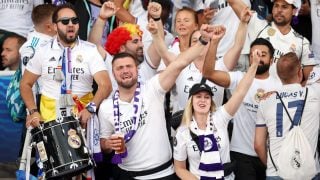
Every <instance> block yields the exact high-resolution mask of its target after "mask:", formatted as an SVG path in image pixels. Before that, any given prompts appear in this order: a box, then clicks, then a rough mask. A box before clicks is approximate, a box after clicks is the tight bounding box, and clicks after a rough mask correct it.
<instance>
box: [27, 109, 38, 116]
mask: <svg viewBox="0 0 320 180" xmlns="http://www.w3.org/2000/svg"><path fill="white" fill-rule="evenodd" d="M35 112H39V111H38V109H31V110H29V115H32V114H33V113H35Z"/></svg>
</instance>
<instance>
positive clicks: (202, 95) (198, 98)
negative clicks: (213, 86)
mask: <svg viewBox="0 0 320 180" xmlns="http://www.w3.org/2000/svg"><path fill="white" fill-rule="evenodd" d="M211 101H212V100H211V95H210V94H209V93H208V92H206V91H201V92H198V93H197V94H195V95H193V96H192V107H193V111H194V113H198V114H207V113H208V112H209V110H210V107H211Z"/></svg>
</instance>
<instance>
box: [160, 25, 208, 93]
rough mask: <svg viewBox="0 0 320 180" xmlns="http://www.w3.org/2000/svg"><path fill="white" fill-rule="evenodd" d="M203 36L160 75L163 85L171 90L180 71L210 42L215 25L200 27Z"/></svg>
mask: <svg viewBox="0 0 320 180" xmlns="http://www.w3.org/2000/svg"><path fill="white" fill-rule="evenodd" d="M200 33H201V37H200V38H199V41H198V42H197V44H195V45H194V46H192V47H190V48H189V49H188V50H187V51H185V52H183V53H181V54H179V56H178V57H177V59H175V60H174V61H173V62H172V63H170V64H169V66H168V67H167V68H166V69H165V70H164V71H163V72H162V73H160V75H159V80H160V85H161V87H162V88H163V89H164V90H166V91H169V90H170V89H171V87H172V86H173V85H174V83H175V81H176V79H177V77H178V75H179V74H180V72H181V71H182V70H183V69H184V68H185V67H186V66H187V65H189V64H190V63H191V62H192V61H193V60H194V59H195V58H197V57H198V56H199V54H200V52H201V51H202V50H203V48H204V47H205V45H206V44H207V43H208V42H209V40H210V37H211V36H212V33H213V26H211V25H207V24H204V25H202V26H201V29H200Z"/></svg>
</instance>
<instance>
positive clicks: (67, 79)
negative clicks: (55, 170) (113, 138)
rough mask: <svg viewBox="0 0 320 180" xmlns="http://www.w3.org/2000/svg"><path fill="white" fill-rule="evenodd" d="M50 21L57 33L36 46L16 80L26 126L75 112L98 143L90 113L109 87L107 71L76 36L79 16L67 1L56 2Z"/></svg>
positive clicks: (96, 148) (92, 48)
mask: <svg viewBox="0 0 320 180" xmlns="http://www.w3.org/2000/svg"><path fill="white" fill-rule="evenodd" d="M52 22H53V23H54V29H55V30H56V32H57V36H56V37H55V38H53V39H52V40H51V41H49V42H48V43H47V44H45V45H43V46H40V47H39V49H38V50H37V53H35V55H34V57H33V58H32V59H30V61H29V62H28V64H27V67H26V69H25V72H24V74H23V76H22V80H21V83H20V92H21V96H22V98H23V101H24V102H25V104H26V107H27V109H28V112H29V116H28V117H27V122H26V126H27V127H29V126H32V127H37V126H39V125H40V124H39V122H40V121H43V122H44V123H55V122H57V121H60V119H65V117H71V116H77V117H79V119H80V123H81V125H82V127H84V128H86V127H87V122H88V128H87V138H88V140H90V142H94V143H90V144H89V146H90V145H91V144H98V143H99V140H98V138H96V140H94V138H93V137H95V136H98V135H99V133H98V132H96V131H95V129H98V130H99V127H98V126H94V127H93V125H94V123H97V122H98V121H97V119H94V118H95V117H96V116H94V115H95V113H96V109H97V108H98V107H99V105H100V103H101V102H102V100H103V99H105V98H106V97H108V95H109V93H110V92H111V90H112V87H111V82H110V79H109V76H108V72H107V70H106V67H105V65H104V62H103V59H102V57H101V56H100V55H99V52H98V50H97V47H96V46H95V45H93V44H91V43H89V42H86V41H82V40H80V39H79V38H78V31H79V19H78V16H77V14H76V12H75V9H74V7H73V6H72V5H71V4H63V5H61V6H58V7H57V9H56V10H55V11H54V13H53V15H52ZM40 76H41V80H42V88H41V90H40V93H41V98H40V107H37V106H36V103H35V101H34V97H33V93H32V86H33V84H34V83H35V82H36V81H37V79H38V78H39V77H40ZM93 79H94V80H95V81H96V83H97V85H98V90H97V92H96V94H95V95H93V94H92V90H93V88H92V84H93ZM97 125H98V123H97ZM98 130H97V131H98ZM94 133H96V134H94ZM89 135H90V136H89ZM57 143H59V142H57ZM89 148H90V149H91V152H93V153H97V155H98V154H99V152H101V151H100V146H99V145H98V146H94V145H93V146H90V147H89ZM94 155H96V154H94ZM95 157H98V156H94V158H95ZM99 157H100V156H99ZM95 160H101V159H99V158H95Z"/></svg>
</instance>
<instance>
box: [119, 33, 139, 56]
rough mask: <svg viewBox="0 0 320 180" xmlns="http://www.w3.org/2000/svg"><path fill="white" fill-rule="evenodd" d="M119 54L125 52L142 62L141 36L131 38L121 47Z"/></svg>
mask: <svg viewBox="0 0 320 180" xmlns="http://www.w3.org/2000/svg"><path fill="white" fill-rule="evenodd" d="M120 52H127V53H129V54H131V55H133V56H135V57H136V58H137V59H138V60H139V61H140V62H142V61H143V59H144V55H143V44H142V39H141V36H138V35H135V36H133V37H132V39H131V40H129V41H127V42H126V43H125V45H124V46H122V47H121V49H120Z"/></svg>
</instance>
